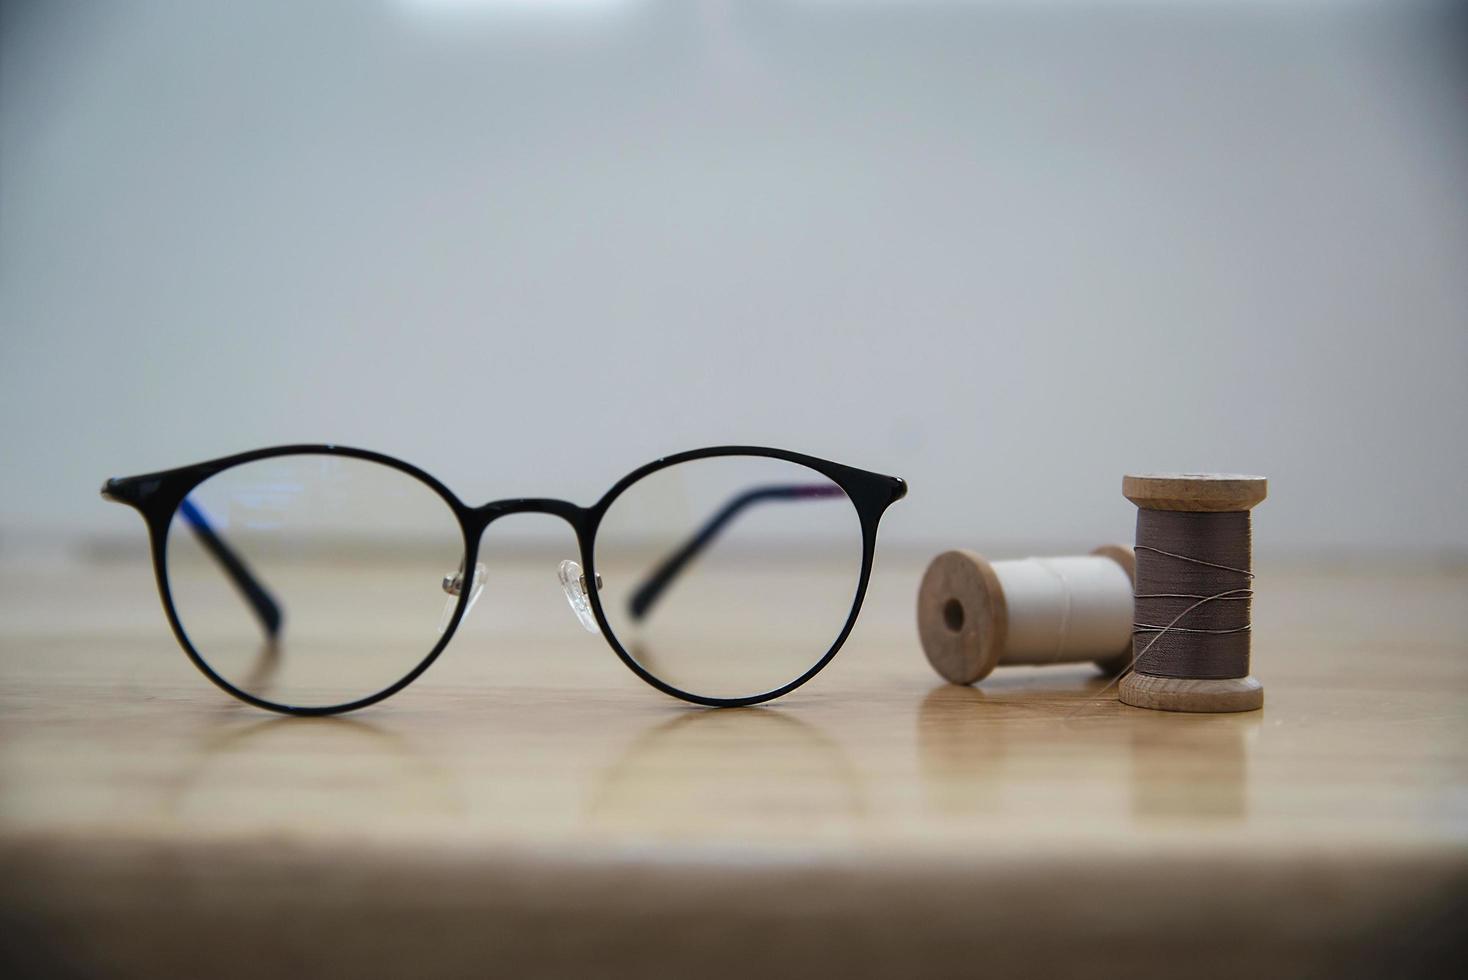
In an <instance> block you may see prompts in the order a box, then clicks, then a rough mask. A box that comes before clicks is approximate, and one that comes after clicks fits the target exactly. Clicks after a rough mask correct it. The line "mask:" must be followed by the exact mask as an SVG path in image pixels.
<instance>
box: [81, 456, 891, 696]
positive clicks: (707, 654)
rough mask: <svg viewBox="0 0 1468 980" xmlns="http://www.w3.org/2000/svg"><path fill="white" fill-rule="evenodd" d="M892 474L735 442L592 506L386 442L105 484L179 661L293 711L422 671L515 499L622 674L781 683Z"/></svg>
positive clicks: (836, 622)
mask: <svg viewBox="0 0 1468 980" xmlns="http://www.w3.org/2000/svg"><path fill="white" fill-rule="evenodd" d="M906 493H907V484H905V483H904V482H903V481H902V480H900V479H898V478H896V477H891V476H882V475H880V474H877V473H869V472H866V471H864V470H859V469H854V468H852V467H850V466H843V465H841V464H839V463H832V462H828V461H826V460H822V459H816V458H814V457H811V456H803V455H801V454H799V453H792V452H785V451H783V450H779V449H761V448H754V447H748V446H724V447H719V448H714V449H699V450H694V451H692V452H686V453H679V454H678V455H675V456H668V457H665V458H663V459H659V460H657V461H655V462H652V463H649V464H647V465H646V466H643V467H642V468H640V469H638V470H635V471H634V472H632V473H630V474H628V475H627V476H625V477H623V478H622V479H621V480H620V481H618V482H617V483H616V485H614V486H613V487H612V488H611V489H610V490H608V491H607V492H606V494H605V495H604V496H603V497H602V498H601V499H600V500H599V501H597V502H596V503H595V504H592V505H591V506H590V507H578V506H576V505H575V504H571V503H567V502H566V501H563V500H550V499H543V498H515V499H509V500H496V501H492V502H490V503H487V504H484V505H483V506H480V507H470V506H467V505H465V504H464V503H463V502H461V501H460V500H459V498H458V497H456V496H455V495H454V494H453V493H452V492H450V491H449V489H448V488H447V487H445V486H444V485H443V484H442V483H440V482H439V481H438V480H436V479H434V478H433V477H432V476H429V475H428V474H427V473H425V472H423V471H422V470H420V469H418V468H416V467H414V466H411V465H409V464H407V463H404V462H402V461H400V460H397V459H393V458H392V457H390V456H384V455H382V454H380V453H374V452H367V451H364V450H360V449H348V448H345V447H342V446H324V445H322V446H310V445H306V446H280V447H276V448H272V449H260V450H256V451H254V452H249V453H242V454H240V455H237V456H229V457H226V458H224V459H217V460H213V461H211V462H207V463H198V464H195V465H193V466H185V467H181V468H179V469H174V470H167V471H165V472H161V473H149V474H145V475H142V476H131V477H122V478H118V479H111V480H108V481H107V482H106V484H104V485H103V487H102V496H103V497H104V498H106V499H108V500H112V501H116V502H118V503H124V504H128V505H130V506H132V507H134V508H136V509H137V510H138V511H139V512H140V513H141V514H142V515H143V518H144V520H145V521H146V522H147V525H148V532H149V537H150V540H151V543H152V550H153V570H154V574H155V576H156V577H157V580H158V591H159V594H160V596H161V598H162V600H163V608H164V611H165V612H166V613H167V616H168V621H169V623H170V625H171V626H172V627H173V632H174V635H175V636H177V638H178V641H179V643H180V644H181V645H182V646H183V648H184V650H185V652H186V653H188V655H189V658H190V659H191V660H193V662H194V664H195V666H197V667H198V668H199V669H200V670H202V671H203V672H204V674H205V676H207V677H208V678H209V679H210V680H212V681H213V682H214V683H215V684H217V685H219V686H220V687H221V688H223V689H224V690H226V691H228V692H229V693H230V694H232V695H234V696H235V697H237V698H239V699H241V700H243V701H247V702H249V703H250V704H253V705H258V706H259V707H262V708H269V709H271V710H274V711H282V712H286V713H290V714H330V713H334V712H340V711H350V710H352V709H354V708H361V707H365V706H367V705H370V704H374V703H376V702H378V701H381V700H382V699H383V698H386V697H388V696H389V695H391V694H394V693H396V692H398V691H400V690H402V689H403V688H404V687H406V686H407V685H408V684H410V683H411V682H412V681H413V680H414V679H415V678H417V677H418V675H419V674H421V673H423V671H425V670H427V669H428V667H429V665H430V664H432V663H433V661H434V660H435V659H437V657H438V655H439V654H440V653H441V652H442V651H443V649H444V647H445V646H447V645H448V642H449V640H450V639H451V638H452V637H453V635H454V631H455V630H456V629H457V628H458V626H459V624H460V623H461V622H463V620H464V617H465V616H467V615H468V614H469V611H470V609H472V608H473V606H474V604H475V602H476V600H478V598H479V596H480V594H481V593H482V591H483V589H484V588H485V577H486V574H487V572H486V567H485V565H484V564H483V563H482V562H480V561H479V558H480V539H481V537H483V535H484V531H485V530H486V529H487V528H488V527H489V525H491V524H492V523H494V522H495V521H497V520H499V519H500V518H502V517H506V516H508V515H510V514H550V515H553V516H555V517H559V518H562V519H563V520H565V521H566V522H567V523H569V524H570V525H571V527H572V528H573V529H574V530H575V532H576V540H577V546H578V552H579V554H578V556H577V557H578V558H579V561H578V560H573V559H570V558H568V559H565V560H563V561H561V562H560V565H559V569H558V577H559V580H560V584H561V587H562V588H563V589H564V591H565V595H566V598H567V601H568V602H569V603H570V606H571V609H572V611H573V612H574V613H575V615H576V618H577V619H578V620H579V621H580V622H581V625H582V626H584V627H585V628H586V629H587V630H588V631H590V632H596V631H598V630H600V631H601V634H602V635H603V636H604V637H606V640H607V642H608V643H609V644H610V645H611V647H612V649H613V650H614V651H615V652H616V654H617V656H619V657H620V658H621V659H622V662H623V663H625V664H626V665H627V666H628V667H629V668H631V669H632V671H633V673H635V674H637V676H639V677H641V678H642V679H643V680H645V681H647V682H648V683H649V684H651V685H652V686H653V687H655V688H657V689H658V690H660V691H663V692H665V693H667V694H671V695H673V696H674V697H678V698H682V699H684V700H685V701H692V702H694V703H697V704H706V705H718V706H735V705H747V704H757V703H759V702H761V701H768V700H770V699H772V698H777V697H779V696H780V695H782V694H785V693H787V692H789V691H792V690H794V689H795V688H797V687H799V686H800V685H802V684H804V683H805V682H806V681H808V680H810V679H811V678H812V677H814V676H815V675H816V674H817V673H818V672H819V671H820V670H821V668H822V667H824V666H826V664H827V663H829V662H830V660H831V658H832V657H834V656H835V655H836V652H837V651H838V650H839V649H840V648H841V645H842V643H844V642H845V640H846V637H847V636H848V635H849V634H850V632H851V628H852V626H853V625H854V624H855V622H856V617H857V614H858V612H859V611H860V609H861V602H862V598H863V596H864V595H865V594H866V588H867V581H868V579H869V577H870V575H871V570H872V558H873V554H874V551H875V548H876V539H877V524H878V522H879V521H880V519H881V517H882V514H883V512H884V511H885V510H886V509H887V507H888V506H890V505H891V504H892V503H894V502H895V501H897V500H900V499H902V497H904V496H905V495H906ZM364 638H367V639H365V640H364Z"/></svg>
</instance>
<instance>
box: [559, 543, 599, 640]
mask: <svg viewBox="0 0 1468 980" xmlns="http://www.w3.org/2000/svg"><path fill="white" fill-rule="evenodd" d="M556 577H557V578H559V579H560V580H561V588H562V589H563V590H564V591H565V593H566V601H567V602H569V603H570V604H571V611H572V612H573V613H575V614H576V618H577V619H579V620H581V625H582V626H583V627H585V629H586V632H588V633H595V632H597V630H598V627H597V625H596V617H595V616H594V615H592V613H591V600H590V599H588V598H587V597H586V576H585V575H583V574H582V573H581V566H580V565H578V564H576V563H575V562H574V561H571V560H570V559H569V558H568V559H567V560H565V561H563V562H561V566H560V568H558V569H557V570H556ZM596 587H597V588H598V589H599V588H601V576H600V575H598V576H597V577H596Z"/></svg>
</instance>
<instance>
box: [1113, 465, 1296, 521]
mask: <svg viewBox="0 0 1468 980" xmlns="http://www.w3.org/2000/svg"><path fill="white" fill-rule="evenodd" d="M1121 492H1122V493H1123V494H1124V495H1125V496H1126V499H1128V500H1130V501H1131V502H1132V503H1134V504H1136V505H1137V506H1138V507H1142V508H1144V509H1146V510H1178V511H1187V512H1188V513H1193V514H1200V513H1202V514H1206V513H1220V512H1223V511H1237V510H1249V509H1250V508H1252V507H1253V506H1254V505H1255V504H1257V503H1259V502H1260V501H1261V500H1263V499H1264V498H1265V496H1266V495H1267V494H1268V493H1269V481H1268V480H1266V479H1265V478H1264V477H1262V476H1245V475H1243V474H1239V473H1128V474H1127V475H1126V476H1124V477H1122V480H1121Z"/></svg>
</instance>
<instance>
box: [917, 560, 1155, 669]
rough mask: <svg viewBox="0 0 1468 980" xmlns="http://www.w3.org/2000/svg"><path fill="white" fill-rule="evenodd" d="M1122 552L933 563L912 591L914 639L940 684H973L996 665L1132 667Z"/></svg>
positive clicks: (1127, 573)
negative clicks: (914, 596)
mask: <svg viewBox="0 0 1468 980" xmlns="http://www.w3.org/2000/svg"><path fill="white" fill-rule="evenodd" d="M1135 568H1136V560H1135V558H1134V557H1133V554H1132V550H1131V549H1130V548H1126V547H1123V546H1121V545H1104V546H1102V547H1100V548H1097V549H1096V550H1095V551H1093V552H1092V553H1091V554H1090V555H1086V556H1067V557H1060V558H1023V559H1020V560H1017V561H996V562H990V561H989V560H988V559H986V558H984V557H983V556H982V555H979V554H975V553H974V552H972V551H946V552H944V553H943V554H941V555H939V556H938V557H936V558H934V559H933V560H932V562H931V563H929V565H928V570H927V572H926V573H924V575H923V582H922V585H921V586H920V587H919V589H918V604H917V606H918V635H919V637H921V639H922V643H923V652H924V653H926V654H927V655H928V661H929V662H930V663H931V664H932V665H933V669H935V670H936V671H937V672H938V673H939V674H940V675H942V676H943V677H944V678H945V679H947V680H949V681H951V682H953V683H954V684H972V683H974V682H975V681H977V680H981V679H983V678H985V677H987V676H988V675H989V674H990V673H991V672H992V671H993V670H994V668H995V667H997V666H999V665H1001V664H1055V663H1083V662H1085V661H1088V660H1089V661H1093V662H1095V664H1096V665H1097V666H1098V667H1100V668H1101V669H1102V670H1103V671H1105V672H1107V673H1117V672H1119V671H1121V670H1122V669H1124V668H1125V667H1126V666H1127V664H1128V663H1130V661H1131V650H1132V618H1133V617H1132V578H1133V574H1134V569H1135Z"/></svg>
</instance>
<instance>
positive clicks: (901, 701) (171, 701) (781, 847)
mask: <svg viewBox="0 0 1468 980" xmlns="http://www.w3.org/2000/svg"><path fill="white" fill-rule="evenodd" d="M922 566H923V561H922V556H918V555H912V556H906V557H905V556H903V555H901V554H900V553H899V554H896V555H889V554H885V553H884V554H883V555H882V556H881V558H880V560H879V563H878V569H877V572H876V576H875V578H874V581H873V585H872V591H871V594H870V595H869V597H868V602H867V607H866V609H865V611H864V613H863V618H862V620H861V622H860V623H859V624H858V627H857V630H856V632H855V634H854V635H853V637H852V639H851V641H850V643H849V644H848V645H847V647H846V649H845V650H843V652H842V653H841V654H840V655H839V656H838V657H837V658H836V660H835V661H834V662H833V663H832V664H831V665H830V666H829V667H828V668H827V669H826V671H825V672H824V673H823V674H822V675H820V676H819V677H817V678H816V679H815V680H814V681H812V682H811V683H810V684H808V685H807V686H806V687H805V688H803V689H801V690H800V691H797V692H796V693H794V694H793V695H790V696H788V697H787V698H785V699H783V700H781V701H777V702H775V703H773V704H772V705H770V706H767V707H762V708H753V709H736V710H709V709H701V708H695V707H693V706H690V705H685V704H682V703H680V702H676V701H674V700H671V699H669V698H667V697H665V696H663V695H661V694H659V693H658V692H656V691H654V690H653V689H651V688H650V687H647V686H646V685H644V684H643V683H642V682H641V681H639V680H638V679H637V678H635V677H634V676H633V675H632V674H631V673H630V672H629V671H627V670H626V668H625V667H623V666H622V665H621V663H620V662H619V661H618V660H617V659H616V658H615V656H614V655H613V654H612V653H611V651H610V650H609V649H608V648H607V647H606V645H605V643H604V641H603V640H602V639H601V638H600V637H599V636H593V635H589V634H586V633H584V632H582V631H581V630H580V628H579V627H578V626H577V624H576V622H575V620H574V619H573V617H572V616H571V614H570V611H569V610H568V609H567V608H566V606H565V603H564V601H563V599H562V597H561V595H560V593H559V589H558V587H557V585H556V583H555V579H554V562H553V561H551V560H536V561H531V560H529V559H520V560H516V561H501V562H499V563H498V564H496V565H493V566H492V567H491V578H490V581H489V585H488V588H487V590H486V595H485V598H484V600H483V601H482V603H481V604H480V606H479V607H478V608H477V609H476V610H475V613H474V615H473V617H472V619H471V620H470V621H469V622H467V623H466V625H465V627H464V628H463V629H462V630H461V631H460V633H459V635H458V636H457V637H456V638H455V640H454V642H453V644H452V645H451V646H450V647H449V649H448V651H447V652H446V653H445V655H444V657H443V658H441V660H440V661H439V663H437V664H436V665H435V666H434V667H433V668H432V669H431V670H430V671H429V672H428V673H427V674H425V675H424V676H423V677H422V678H421V679H420V680H419V681H418V682H417V683H416V684H415V685H413V686H412V687H410V688H408V689H407V690H406V691H404V692H402V693H401V694H399V695H398V696H396V697H395V698H393V699H390V700H389V701H387V702H385V703H383V704H382V705H379V706H377V707H374V708H370V709H367V710H365V711H362V712H359V713H356V714H354V715H350V716H346V717H341V718H324V719H298V718H286V717H279V716H275V715H271V714H268V713H265V712H262V711H259V710H257V709H254V708H250V707H248V706H245V705H241V704H237V703H235V702H233V701H232V700H230V699H229V698H228V697H226V696H225V695H224V694H223V693H221V692H219V691H217V690H216V689H215V688H214V687H213V686H212V685H210V684H209V683H208V682H207V681H206V680H205V679H204V678H203V677H202V676H201V675H200V674H198V672H197V671H196V670H195V669H194V667H193V666H192V665H191V664H190V663H189V662H188V661H187V660H186V658H185V657H184V655H183V653H182V652H181V651H180V650H179V649H178V647H177V646H176V644H175V642H174V640H173V638H172V636H171V635H170V634H169V632H168V630H167V628H166V625H165V623H164V620H163V617H162V613H161V610H160V608H159V605H158V602H157V598H156V595H155V593H154V591H153V585H152V581H151V577H150V575H149V574H148V572H147V570H146V568H145V567H143V566H142V565H141V564H136V563H133V562H129V561H91V562H86V561H80V560H78V561H76V562H72V563H59V562H58V563H51V564H45V563H43V564H39V565H38V564H36V563H24V564H21V563H16V562H8V563H5V564H3V565H0V957H3V959H4V962H5V963H9V964H11V965H19V966H20V967H21V969H20V970H19V971H18V972H7V973H6V975H8V976H19V975H32V974H34V975H42V974H63V975H78V976H94V975H95V976H166V975H175V974H176V975H180V976H209V977H212V978H220V977H235V976H260V975H270V976H279V975H294V974H298V973H305V972H318V973H321V974H324V975H332V976H335V975H341V976H354V977H365V976H409V975H411V976H484V975H486V974H489V975H507V976H531V975H580V974H585V973H593V974H595V975H611V976H656V975H664V974H666V975H678V976H687V975H701V976H736V975H740V976H744V975H748V974H751V973H773V974H781V975H796V974H799V975H811V974H813V973H814V974H818V975H823V974H825V973H828V972H829V973H830V974H832V975H836V974H838V973H840V974H845V975H887V976H892V975H897V976H907V975H919V974H927V975H940V974H952V975H972V974H975V973H978V972H980V971H981V970H982V971H1000V972H1002V973H1007V974H1019V975H1033V976H1043V975H1052V974H1054V973H1055V972H1056V971H1057V970H1061V969H1066V970H1068V971H1070V972H1074V973H1083V974H1095V975H1117V974H1121V973H1127V974H1132V975H1158V976H1161V975H1174V974H1176V973H1178V972H1182V971H1186V972H1187V973H1189V974H1192V975H1200V974H1201V975H1238V974H1239V973H1241V972H1243V971H1246V970H1248V971H1252V972H1255V973H1258V974H1260V975H1279V976H1300V975H1314V974H1319V975H1332V976H1339V975H1343V974H1361V975H1372V974H1377V973H1381V972H1391V971H1394V970H1395V971H1400V972H1405V973H1421V972H1430V971H1431V970H1434V969H1438V968H1443V969H1446V968H1447V964H1451V963H1452V962H1453V959H1452V958H1454V957H1457V958H1460V959H1461V957H1462V955H1463V952H1464V950H1465V941H1464V939H1463V931H1462V930H1463V921H1462V920H1463V916H1462V913H1464V912H1465V911H1468V738H1465V736H1468V649H1465V646H1468V575H1465V574H1464V573H1463V572H1462V571H1461V570H1459V571H1456V572H1454V571H1442V570H1438V571H1433V570H1429V569H1413V568H1397V569H1390V568H1388V569H1386V570H1385V571H1383V569H1382V566H1380V565H1379V564H1377V563H1372V562H1364V561H1363V562H1359V563H1353V564H1351V565H1350V566H1349V567H1346V566H1344V565H1343V566H1340V567H1327V568H1313V569H1311V568H1300V567H1291V566H1278V567H1274V566H1270V565H1269V564H1267V563H1266V564H1263V565H1262V566H1261V567H1260V569H1259V572H1260V575H1259V579H1258V583H1257V589H1258V593H1259V598H1258V600H1257V603H1256V609H1255V646H1254V665H1255V674H1256V675H1257V676H1258V677H1259V678H1260V679H1261V680H1262V681H1263V682H1264V685H1265V692H1266V704H1265V707H1264V709H1263V710H1262V711H1259V712H1253V713H1249V714H1241V715H1212V716H1199V715H1176V714H1167V713H1161V712H1151V711H1145V710H1141V709H1135V708H1129V707H1127V706H1124V705H1121V704H1119V703H1118V702H1116V701H1115V699H1114V694H1115V691H1114V689H1112V690H1109V691H1106V690H1103V682H1102V681H1099V680H1098V679H1097V678H1096V675H1095V674H1094V672H1093V671H1092V670H1091V669H1090V668H1087V667H1049V668H1001V669H1000V670H999V671H998V672H996V674H995V675H993V676H991V677H990V678H988V679H987V680H986V681H985V682H984V683H983V684H982V685H981V686H980V687H978V688H959V687H952V686H948V685H946V684H944V683H942V682H941V681H940V680H939V679H938V677H937V676H936V675H935V674H934V673H933V672H932V671H931V669H930V668H929V667H928V665H927V663H926V661H925V660H924V659H923V655H922V651H921V649H920V648H919V646H918V644H917V638H916V630H915V628H914V625H913V600H914V595H915V591H916V586H917V581H918V579H919V577H920V574H921V571H922ZM710 615H711V617H713V619H712V620H711V621H712V622H714V623H715V624H716V622H717V615H718V613H717V611H715V610H711V612H710Z"/></svg>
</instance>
